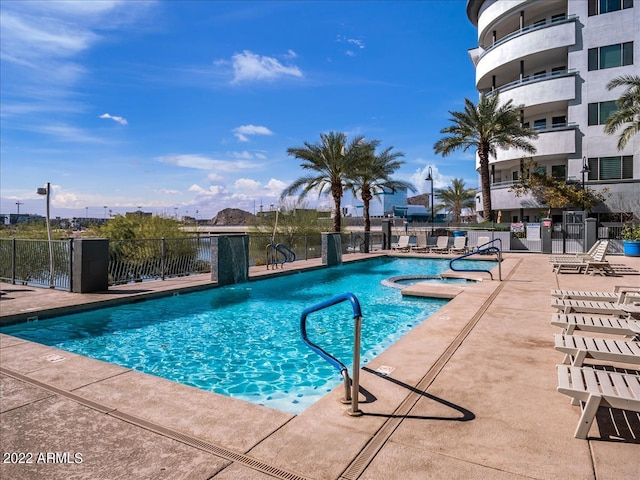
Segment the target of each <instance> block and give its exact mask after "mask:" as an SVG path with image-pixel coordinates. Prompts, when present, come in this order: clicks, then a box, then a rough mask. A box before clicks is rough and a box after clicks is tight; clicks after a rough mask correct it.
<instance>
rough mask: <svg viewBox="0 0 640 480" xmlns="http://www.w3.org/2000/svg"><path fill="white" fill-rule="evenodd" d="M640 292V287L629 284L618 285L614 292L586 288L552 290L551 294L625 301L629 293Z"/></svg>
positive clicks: (572, 297) (558, 296)
mask: <svg viewBox="0 0 640 480" xmlns="http://www.w3.org/2000/svg"><path fill="white" fill-rule="evenodd" d="M635 292H640V287H631V286H629V285H616V286H615V287H614V288H613V292H597V291H584V290H551V296H552V297H555V298H560V299H571V300H596V301H600V302H619V303H622V302H624V301H625V298H626V296H627V294H628V293H635Z"/></svg>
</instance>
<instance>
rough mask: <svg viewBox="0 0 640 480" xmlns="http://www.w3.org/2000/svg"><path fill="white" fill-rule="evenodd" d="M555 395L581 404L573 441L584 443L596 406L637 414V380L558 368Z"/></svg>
mask: <svg viewBox="0 0 640 480" xmlns="http://www.w3.org/2000/svg"><path fill="white" fill-rule="evenodd" d="M558 392H560V393H562V394H564V395H568V396H570V397H571V398H572V399H573V400H574V401H579V402H581V408H582V415H581V416H580V420H579V422H578V427H577V428H576V431H575V434H574V436H575V438H581V439H586V438H587V435H588V434H589V429H590V428H591V425H592V423H593V420H594V418H595V415H596V412H597V411H598V408H599V407H600V406H603V407H611V408H618V409H621V410H630V411H633V412H640V376H638V375H633V374H630V373H619V372H611V371H606V370H596V369H593V368H589V367H574V366H571V365H558Z"/></svg>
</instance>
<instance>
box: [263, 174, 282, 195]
mask: <svg viewBox="0 0 640 480" xmlns="http://www.w3.org/2000/svg"><path fill="white" fill-rule="evenodd" d="M286 187H287V184H286V183H284V182H283V181H281V180H276V179H275V178H271V179H270V180H269V181H268V182H267V183H266V185H265V189H266V190H267V192H268V193H269V194H270V195H272V196H280V194H281V193H282V191H283V190H284V189H285V188H286Z"/></svg>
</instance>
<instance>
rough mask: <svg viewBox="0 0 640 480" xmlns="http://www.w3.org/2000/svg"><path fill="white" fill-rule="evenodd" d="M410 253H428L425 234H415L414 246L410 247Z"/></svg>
mask: <svg viewBox="0 0 640 480" xmlns="http://www.w3.org/2000/svg"><path fill="white" fill-rule="evenodd" d="M411 251H412V252H417V253H426V252H428V251H429V246H428V244H427V232H418V233H417V234H416V245H415V246H413V247H411Z"/></svg>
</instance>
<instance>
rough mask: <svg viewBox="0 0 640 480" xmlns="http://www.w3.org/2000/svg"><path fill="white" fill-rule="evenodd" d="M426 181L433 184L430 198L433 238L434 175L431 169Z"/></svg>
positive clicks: (428, 171)
mask: <svg viewBox="0 0 640 480" xmlns="http://www.w3.org/2000/svg"><path fill="white" fill-rule="evenodd" d="M425 180H427V181H429V182H431V195H430V196H429V200H431V215H430V216H431V236H433V174H432V172H431V167H429V170H427V178H425Z"/></svg>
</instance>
